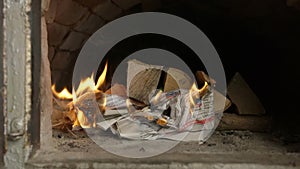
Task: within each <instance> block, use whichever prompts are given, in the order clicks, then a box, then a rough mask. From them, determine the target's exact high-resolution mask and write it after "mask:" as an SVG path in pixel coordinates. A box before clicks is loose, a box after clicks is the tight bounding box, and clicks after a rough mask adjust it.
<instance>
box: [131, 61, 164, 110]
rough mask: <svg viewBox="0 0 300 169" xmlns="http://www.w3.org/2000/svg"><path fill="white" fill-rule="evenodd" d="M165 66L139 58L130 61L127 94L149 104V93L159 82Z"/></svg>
mask: <svg viewBox="0 0 300 169" xmlns="http://www.w3.org/2000/svg"><path fill="white" fill-rule="evenodd" d="M162 69H163V66H157V65H149V64H145V63H142V62H140V61H138V60H130V61H128V74H127V94H128V96H129V97H130V98H133V99H135V100H139V101H141V102H143V103H145V104H147V105H148V104H149V95H150V94H151V92H153V91H154V90H155V89H156V88H157V86H158V83H159V80H160V76H161V72H162Z"/></svg>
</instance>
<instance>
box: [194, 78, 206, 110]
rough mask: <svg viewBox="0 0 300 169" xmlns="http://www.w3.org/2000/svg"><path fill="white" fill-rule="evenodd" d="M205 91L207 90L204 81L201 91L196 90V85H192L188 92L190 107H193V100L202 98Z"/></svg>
mask: <svg viewBox="0 0 300 169" xmlns="http://www.w3.org/2000/svg"><path fill="white" fill-rule="evenodd" d="M207 89H208V83H207V82H206V81H205V82H204V85H203V87H202V88H201V89H198V88H197V86H196V83H194V84H193V85H192V87H191V90H190V103H191V104H192V105H195V101H194V99H195V98H199V97H201V96H203V95H204V94H205V92H206V91H207Z"/></svg>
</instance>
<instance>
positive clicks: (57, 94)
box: [51, 84, 73, 99]
mask: <svg viewBox="0 0 300 169" xmlns="http://www.w3.org/2000/svg"><path fill="white" fill-rule="evenodd" d="M55 88H56V86H55V84H54V85H52V87H51V89H52V92H53V94H54V95H55V97H57V98H60V99H72V98H73V95H72V94H71V93H70V92H69V91H68V89H67V88H66V87H65V88H64V89H63V90H62V91H61V92H57V91H56V89H55Z"/></svg>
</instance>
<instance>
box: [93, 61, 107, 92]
mask: <svg viewBox="0 0 300 169" xmlns="http://www.w3.org/2000/svg"><path fill="white" fill-rule="evenodd" d="M106 73H107V62H106V64H105V67H104V70H103V72H102V73H101V75H100V77H99V78H98V81H97V84H96V88H97V89H99V88H100V87H101V86H102V84H103V83H104V81H105V77H106Z"/></svg>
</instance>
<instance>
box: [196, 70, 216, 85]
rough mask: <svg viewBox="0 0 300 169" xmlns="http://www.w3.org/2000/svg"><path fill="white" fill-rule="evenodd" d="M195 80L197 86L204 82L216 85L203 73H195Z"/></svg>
mask: <svg viewBox="0 0 300 169" xmlns="http://www.w3.org/2000/svg"><path fill="white" fill-rule="evenodd" d="M196 80H197V83H198V84H202V83H204V82H207V83H208V84H211V85H214V84H216V81H215V80H214V79H212V78H210V77H209V76H208V75H207V74H205V73H204V72H203V71H197V72H196Z"/></svg>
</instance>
